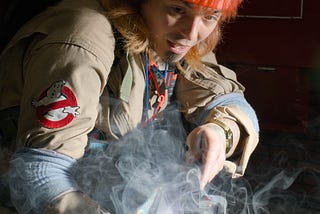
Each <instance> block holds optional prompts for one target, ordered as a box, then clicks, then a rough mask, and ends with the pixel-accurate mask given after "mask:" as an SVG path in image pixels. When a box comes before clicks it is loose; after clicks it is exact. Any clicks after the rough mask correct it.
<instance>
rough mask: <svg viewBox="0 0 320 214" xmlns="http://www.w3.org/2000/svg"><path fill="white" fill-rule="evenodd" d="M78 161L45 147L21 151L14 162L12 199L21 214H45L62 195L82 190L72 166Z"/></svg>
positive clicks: (11, 185) (11, 187)
mask: <svg viewBox="0 0 320 214" xmlns="http://www.w3.org/2000/svg"><path fill="white" fill-rule="evenodd" d="M75 163H76V160H74V159H72V158H70V157H68V156H65V155H62V154H59V153H56V152H54V151H49V150H43V149H30V148H23V149H21V150H18V151H17V152H16V153H15V154H14V156H13V158H12V160H11V163H10V173H9V185H10V192H11V199H12V202H13V204H14V205H15V207H16V209H17V210H18V212H19V213H42V212H43V211H44V209H46V208H47V207H48V206H49V204H50V203H51V202H52V201H53V200H55V198H56V197H58V196H59V195H61V194H63V193H66V192H71V191H78V187H77V184H76V182H75V181H74V180H73V179H72V176H71V169H72V167H73V165H74V164H75Z"/></svg>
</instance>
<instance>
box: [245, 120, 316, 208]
mask: <svg viewBox="0 0 320 214" xmlns="http://www.w3.org/2000/svg"><path fill="white" fill-rule="evenodd" d="M318 122H319V121H314V124H312V125H313V126H312V127H309V129H308V131H307V132H306V133H302V134H292V133H283V132H266V131H262V132H261V140H260V144H259V145H258V147H257V149H256V150H255V152H254V154H253V156H252V158H251V160H250V163H249V166H248V169H247V172H246V176H245V177H246V178H247V179H249V181H250V183H251V185H252V188H253V189H254V190H253V192H254V193H256V192H258V193H259V194H260V195H261V191H260V192H259V190H262V189H263V190H265V192H264V193H263V197H265V200H268V201H265V202H266V203H268V204H269V205H270V204H271V205H273V208H272V209H271V210H273V211H272V213H302V214H304V213H320V156H319V152H320V131H319V130H320V128H319V126H318V125H319V124H320V123H318ZM317 130H318V131H317ZM288 207H289V208H290V209H288ZM288 210H291V211H290V212H288Z"/></svg>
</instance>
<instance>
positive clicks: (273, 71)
mask: <svg viewBox="0 0 320 214" xmlns="http://www.w3.org/2000/svg"><path fill="white" fill-rule="evenodd" d="M301 2H302V1H301V0H268V1H263V0H260V1H258V0H251V1H250V2H249V1H248V0H246V1H245V2H244V3H243V5H242V8H241V9H240V10H239V15H240V17H237V19H236V20H234V21H232V22H231V23H228V24H227V25H225V26H224V28H223V40H222V42H221V44H220V45H219V46H218V48H217V50H216V54H217V58H218V61H219V62H220V63H222V64H226V65H228V66H229V67H231V68H232V69H234V70H235V71H236V72H237V74H238V79H239V80H240V82H241V83H243V84H244V86H245V87H246V92H245V93H246V96H247V99H248V100H249V102H250V103H251V104H252V105H253V107H254V108H255V109H256V111H257V114H258V118H259V119H260V124H261V127H262V129H264V130H275V131H288V132H305V131H306V129H307V126H308V120H309V116H310V115H309V111H310V81H309V74H308V70H310V69H311V70H313V71H314V70H315V69H319V70H320V2H319V0H304V1H303V11H302V12H303V13H302V14H301V8H302V7H301ZM301 15H302V16H301ZM300 16H301V17H300ZM290 17H293V18H290ZM319 84H320V83H319Z"/></svg>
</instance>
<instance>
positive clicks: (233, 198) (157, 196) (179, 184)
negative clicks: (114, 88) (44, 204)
mask: <svg viewBox="0 0 320 214" xmlns="http://www.w3.org/2000/svg"><path fill="white" fill-rule="evenodd" d="M169 114H170V115H169V117H167V118H169V119H168V120H167V121H163V123H162V125H160V126H158V125H155V126H150V127H148V128H145V129H137V130H135V131H133V132H132V133H130V134H128V135H127V136H125V137H124V138H123V139H121V140H120V141H119V142H111V143H110V144H109V146H108V148H107V150H106V151H102V150H100V151H96V152H95V153H94V154H91V155H89V156H88V157H86V158H84V159H83V160H81V161H80V162H79V164H78V166H77V167H76V168H75V177H76V179H77V181H78V183H79V186H80V187H81V188H82V189H83V191H84V192H86V193H87V194H89V195H90V196H91V197H93V198H94V199H95V200H97V201H98V202H99V203H100V204H101V205H102V206H103V207H104V208H105V209H107V210H109V211H111V213H117V214H122V213H126V214H127V213H139V214H146V213H148V214H171V213H172V214H180V213H181V214H207V213H217V214H220V213H246V214H247V213H248V214H249V213H254V214H267V213H270V214H271V213H272V214H273V213H301V210H302V209H299V208H300V207H301V206H303V204H304V199H303V198H301V197H300V196H298V195H296V194H295V193H293V192H290V191H288V188H289V187H290V186H291V185H292V184H293V182H294V181H295V180H296V178H297V177H298V176H299V175H300V174H301V173H302V172H303V171H307V170H309V169H306V168H299V169H294V170H284V169H281V170H279V169H277V170H272V171H266V173H264V175H262V176H265V179H267V180H265V183H261V184H258V185H255V187H254V189H253V186H252V185H251V182H253V180H248V179H246V177H243V178H239V179H232V178H231V177H230V175H228V174H227V172H225V171H222V172H221V173H220V174H219V175H218V176H216V178H215V179H214V180H213V181H212V182H211V183H210V184H208V185H207V186H206V187H205V189H204V190H200V185H199V181H200V176H201V163H196V164H193V165H188V164H186V162H185V157H184V155H185V146H184V143H185V142H184V141H185V137H186V133H185V131H184V129H183V127H182V125H181V124H182V123H181V120H180V118H179V114H178V113H177V112H176V111H174V110H172V109H171V111H170V112H169ZM167 116H168V115H167ZM262 167H263V166H262ZM311 171H312V172H313V173H314V175H315V177H317V176H319V175H320V172H317V171H314V170H311ZM316 200H319V198H317V199H316ZM313 208H314V207H313ZM316 208H319V206H318V207H316ZM304 211H305V209H304ZM302 213H303V212H302Z"/></svg>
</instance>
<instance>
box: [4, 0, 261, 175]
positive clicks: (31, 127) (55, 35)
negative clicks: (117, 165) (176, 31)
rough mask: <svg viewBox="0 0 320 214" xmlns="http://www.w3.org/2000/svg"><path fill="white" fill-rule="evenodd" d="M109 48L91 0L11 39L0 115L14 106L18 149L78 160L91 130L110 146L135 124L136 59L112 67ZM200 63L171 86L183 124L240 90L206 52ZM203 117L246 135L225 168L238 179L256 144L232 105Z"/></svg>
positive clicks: (60, 9)
mask: <svg viewBox="0 0 320 214" xmlns="http://www.w3.org/2000/svg"><path fill="white" fill-rule="evenodd" d="M114 47H115V38H114V33H113V30H112V27H111V24H110V22H109V21H108V20H107V18H106V17H105V16H104V11H103V8H101V6H100V4H99V3H98V2H97V1H95V0H77V1H74V0H63V1H62V2H60V3H59V4H58V5H56V6H54V7H52V8H49V9H48V10H47V11H45V12H44V13H42V14H41V15H39V16H37V17H35V18H34V19H32V21H30V22H28V23H27V24H26V25H25V26H24V27H23V28H22V29H21V30H20V31H19V32H18V33H17V34H16V36H15V37H14V38H13V39H12V41H11V42H10V43H9V44H8V46H7V47H6V49H5V50H4V51H3V53H2V55H1V57H0V69H1V70H0V75H1V76H0V110H1V109H5V108H9V107H13V106H20V109H21V111H20V118H19V128H18V135H17V139H18V142H19V143H20V144H22V145H25V146H30V147H37V148H47V149H51V150H55V151H57V152H60V153H63V154H66V155H69V156H71V157H73V158H75V159H79V158H81V157H82V156H83V154H84V148H85V146H86V144H87V134H88V133H89V132H90V131H91V130H92V129H93V127H94V126H96V127H98V128H100V129H102V130H103V131H105V132H106V134H107V139H108V140H115V139H118V138H119V137H121V136H122V135H124V134H126V133H127V132H129V131H130V130H132V129H134V128H136V127H137V126H138V125H139V124H140V123H141V120H142V117H143V111H144V96H145V93H144V91H145V71H144V66H145V60H144V56H143V55H133V54H127V55H124V56H122V57H120V58H119V59H118V60H119V61H118V62H117V63H116V64H115V65H114V66H113V67H112V65H113V61H114V59H115V56H114V53H115V51H114ZM204 63H205V64H206V66H205V67H204V69H203V70H202V71H201V72H200V71H195V70H192V69H191V68H189V67H185V68H181V73H180V75H179V77H178V80H177V83H176V88H175V94H176V97H177V99H178V101H179V102H180V104H181V111H182V112H183V113H184V115H185V118H186V119H187V120H189V121H190V122H195V120H196V119H197V115H198V114H199V112H201V111H203V109H204V108H205V107H206V105H207V104H208V103H209V102H210V101H212V100H213V99H214V98H215V97H216V96H217V95H221V94H225V93H229V92H238V93H241V94H242V92H243V90H244V88H243V87H242V86H241V85H240V84H239V83H238V82H237V80H236V76H235V74H234V73H233V72H232V71H231V70H229V69H227V68H225V67H222V66H220V65H218V64H217V63H216V62H215V57H214V55H213V54H212V55H210V56H207V57H206V58H204ZM111 69H112V72H111ZM110 72H111V75H110ZM123 82H124V83H125V84H126V87H122V86H123V85H124V83H123ZM107 84H108V87H106V85H107ZM127 84H129V85H130V87H128V86H127ZM107 89H108V90H107ZM128 89H129V90H128ZM109 93H112V97H111V96H110V94H109ZM152 97H153V95H152V94H151V95H150V100H151V102H154V99H152ZM114 98H116V102H114V100H115V99H114ZM149 106H152V103H151V104H150V105H149ZM153 110H154V109H151V110H150V112H149V113H150V114H152V111H153ZM210 115H211V116H212V115H214V116H217V117H228V118H232V119H234V120H235V121H237V122H238V124H239V126H242V127H243V129H244V130H245V131H246V133H245V134H244V137H242V139H243V141H244V142H243V143H241V144H240V145H244V148H243V153H242V155H241V156H240V157H239V158H238V159H237V160H236V161H233V162H232V163H226V164H227V165H228V166H229V168H230V169H233V171H235V169H236V167H237V171H238V174H239V175H240V174H243V172H244V169H245V167H246V165H247V162H248V159H249V157H250V155H251V153H252V151H253V150H254V148H255V147H256V144H257V142H258V135H257V133H256V132H255V131H254V128H253V126H252V122H251V121H250V119H249V118H248V116H247V115H246V114H244V113H243V112H241V110H240V109H238V108H237V107H236V106H228V107H223V108H220V107H217V108H214V109H212V112H211V114H210Z"/></svg>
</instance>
